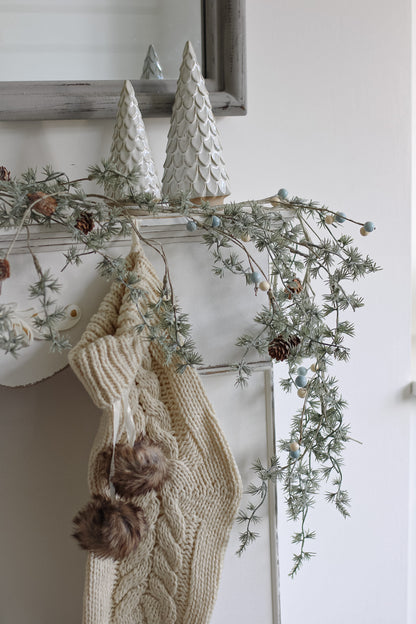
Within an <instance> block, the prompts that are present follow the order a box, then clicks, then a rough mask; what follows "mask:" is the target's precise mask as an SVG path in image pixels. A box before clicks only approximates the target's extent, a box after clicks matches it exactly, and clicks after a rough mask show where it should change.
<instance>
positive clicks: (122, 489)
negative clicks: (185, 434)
mask: <svg viewBox="0 0 416 624" xmlns="http://www.w3.org/2000/svg"><path fill="white" fill-rule="evenodd" d="M111 454H112V451H111V450H106V451H103V452H102V453H101V455H100V456H99V457H98V458H97V468H98V470H99V471H100V472H101V471H102V475H103V478H105V479H107V480H108V477H109V473H110V464H111ZM168 477H169V464H168V460H167V459H166V457H165V455H164V453H163V451H162V449H161V448H160V446H158V445H157V444H156V443H155V442H152V440H150V439H149V438H147V437H143V438H139V439H138V440H136V442H135V444H134V446H133V447H131V446H129V445H128V444H117V445H116V453H115V460H114V475H113V479H112V481H113V485H114V488H115V490H116V492H117V494H118V495H119V496H123V498H134V497H136V496H140V495H141V494H146V492H150V490H158V489H160V488H161V486H162V485H163V484H164V483H165V481H166V480H167V479H168Z"/></svg>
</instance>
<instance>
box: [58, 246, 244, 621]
mask: <svg viewBox="0 0 416 624" xmlns="http://www.w3.org/2000/svg"><path fill="white" fill-rule="evenodd" d="M128 260H129V262H130V264H131V266H132V268H133V270H135V271H136V272H137V273H138V274H139V276H140V278H141V282H140V287H141V288H144V289H145V290H146V291H147V293H148V296H149V298H150V300H155V299H156V298H157V297H158V295H157V291H158V289H159V288H160V282H159V280H158V278H157V277H156V275H155V273H154V270H153V267H152V266H151V264H150V263H149V262H148V260H147V259H146V257H145V256H144V254H143V252H142V250H141V249H139V250H138V251H136V252H134V253H131V254H130V256H129V259H128ZM138 323H139V318H138V313H137V309H136V307H135V304H133V303H132V302H131V300H130V297H129V293H128V292H126V290H125V288H124V286H123V285H120V284H114V285H113V286H112V287H111V290H110V292H109V293H108V295H107V296H106V297H105V299H104V300H103V302H102V303H101V305H100V307H99V310H98V312H97V313H96V314H95V315H94V316H93V317H92V319H91V321H90V323H89V324H88V326H87V328H86V330H85V332H84V334H83V336H82V338H81V340H80V342H79V343H78V345H77V346H76V347H74V348H73V349H72V351H71V352H70V355H69V361H70V364H71V366H72V368H73V370H74V371H75V373H76V374H77V376H78V377H79V379H80V380H81V382H82V383H83V385H84V386H85V388H86V389H87V391H88V392H89V394H90V396H91V398H92V400H93V401H94V403H95V404H96V405H97V406H99V407H101V408H103V409H104V412H103V416H102V420H101V425H100V428H99V431H98V433H97V436H96V440H95V443H94V446H93V449H92V452H91V456H90V462H89V486H90V491H91V493H92V494H101V495H104V496H109V495H110V490H109V485H108V484H107V483H105V482H103V479H102V474H100V471H99V469H98V464H99V462H97V457H98V455H99V453H100V452H101V451H102V450H103V449H106V448H108V447H109V445H111V444H112V440H113V423H112V417H111V410H110V408H111V405H112V404H113V403H114V402H115V401H116V400H117V399H118V398H119V397H120V396H121V394H122V393H123V392H125V391H126V390H128V389H129V402H130V406H131V408H132V411H133V417H134V423H135V428H136V433H137V436H136V437H140V436H142V435H146V436H148V438H150V439H151V440H153V441H154V442H156V443H157V444H158V445H159V446H160V447H161V448H162V449H163V451H164V453H165V455H166V457H167V458H168V462H169V465H170V477H169V479H168V480H167V481H166V482H165V483H164V484H163V485H162V487H161V488H160V489H158V490H157V491H156V490H151V491H149V492H146V493H145V494H142V495H141V496H137V497H136V498H134V499H132V500H133V502H134V503H135V504H137V505H138V506H140V507H141V508H142V509H143V511H144V514H145V517H146V521H147V524H148V527H149V530H148V532H147V534H146V537H145V538H144V539H143V540H142V541H141V542H140V544H139V546H138V548H137V549H136V550H135V551H134V552H133V553H132V554H130V555H129V556H128V557H126V558H125V559H123V560H121V561H113V560H112V559H100V558H98V557H96V556H95V555H94V554H93V553H89V555H88V562H87V574H86V584H85V594H84V615H83V622H84V624H110V623H111V624H174V623H176V624H203V623H206V622H208V621H209V619H210V615H211V612H212V609H213V606H214V602H215V598H216V594H217V589H218V583H219V578H220V572H221V566H222V561H223V556H224V552H225V548H226V545H227V542H228V538H229V533H230V529H231V526H232V523H233V520H234V518H235V514H236V511H237V508H238V504H239V501H240V497H241V481H240V477H239V474H238V470H237V467H236V465H235V462H234V459H233V457H232V454H231V451H230V448H229V446H228V444H227V441H226V439H225V437H224V434H223V433H222V431H221V428H220V426H219V424H218V422H217V420H216V418H215V415H214V413H213V409H212V407H211V405H210V403H209V401H208V399H207V397H206V394H205V391H204V389H203V387H202V384H201V382H200V380H199V378H198V376H197V374H196V373H195V371H194V370H192V369H190V368H188V369H187V370H186V371H185V372H184V373H183V374H178V373H177V372H176V370H175V367H174V366H173V365H166V364H165V363H164V359H163V354H162V353H161V350H160V349H159V348H158V347H157V345H156V344H153V343H149V341H147V340H146V337H145V336H144V335H143V334H137V332H136V331H135V326H136V325H137V324H138ZM120 442H126V434H125V433H122V434H121V438H120Z"/></svg>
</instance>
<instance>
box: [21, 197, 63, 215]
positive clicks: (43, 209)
mask: <svg viewBox="0 0 416 624" xmlns="http://www.w3.org/2000/svg"><path fill="white" fill-rule="evenodd" d="M27 198H28V200H29V202H30V203H31V204H33V207H32V210H34V211H35V212H40V214H42V215H43V216H44V217H50V216H51V215H53V213H54V212H55V210H56V206H57V203H56V199H55V198H54V197H52V196H51V195H48V194H47V193H43V191H36V192H35V193H28V196H27Z"/></svg>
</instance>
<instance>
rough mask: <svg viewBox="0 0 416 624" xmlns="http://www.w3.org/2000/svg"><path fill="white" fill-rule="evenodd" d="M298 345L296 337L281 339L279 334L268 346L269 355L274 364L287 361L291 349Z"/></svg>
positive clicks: (298, 341) (298, 340)
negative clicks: (274, 361)
mask: <svg viewBox="0 0 416 624" xmlns="http://www.w3.org/2000/svg"><path fill="white" fill-rule="evenodd" d="M299 343H300V339H299V338H298V336H289V338H283V336H282V335H281V334H279V336H277V337H276V338H274V339H273V340H272V341H271V342H270V344H269V355H270V357H271V358H272V360H276V362H283V360H287V358H288V357H289V354H290V352H291V350H292V349H294V348H295V347H297V345H298V344H299Z"/></svg>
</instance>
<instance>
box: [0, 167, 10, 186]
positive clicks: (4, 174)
mask: <svg viewBox="0 0 416 624" xmlns="http://www.w3.org/2000/svg"><path fill="white" fill-rule="evenodd" d="M10 178H11V175H10V171H9V170H8V169H6V167H3V165H2V166H1V167H0V180H1V181H2V182H10Z"/></svg>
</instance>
